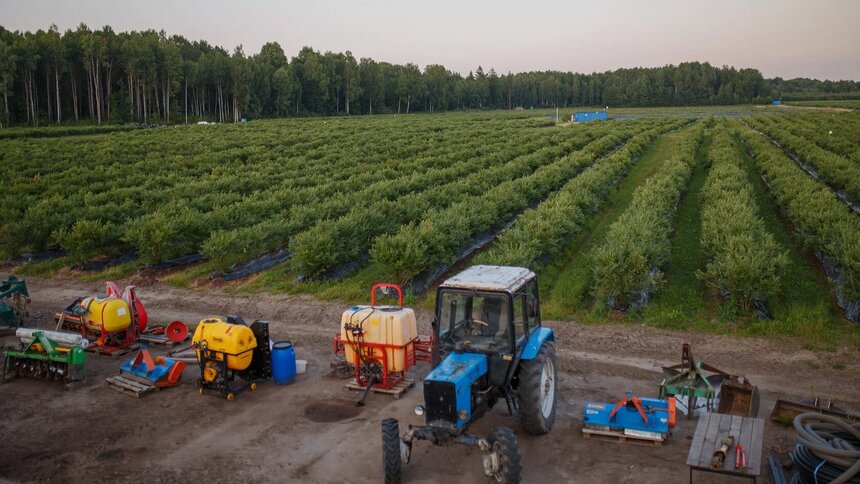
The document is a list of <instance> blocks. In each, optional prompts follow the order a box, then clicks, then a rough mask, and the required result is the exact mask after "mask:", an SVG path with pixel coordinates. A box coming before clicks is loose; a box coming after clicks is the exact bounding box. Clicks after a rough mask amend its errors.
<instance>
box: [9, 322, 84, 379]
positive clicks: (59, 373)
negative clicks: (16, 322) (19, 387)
mask: <svg viewBox="0 0 860 484" xmlns="http://www.w3.org/2000/svg"><path fill="white" fill-rule="evenodd" d="M31 338H32V339H31V340H30V341H29V342H28V343H21V349H7V350H6V352H5V363H4V365H3V374H2V381H3V383H6V381H7V380H9V379H12V378H15V377H17V376H23V377H27V378H40V379H47V380H64V381H69V382H72V381H79V380H83V379H84V377H85V376H86V368H85V366H84V365H85V363H86V361H87V354H86V353H85V352H84V348H83V347H81V346H70V347H62V346H59V345H58V344H57V342H55V341H53V340H51V339H49V338H48V337H47V336H46V335H45V333H44V332H42V331H35V332H33V333H32V336H31Z"/></svg>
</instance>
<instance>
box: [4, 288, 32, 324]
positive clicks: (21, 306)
mask: <svg viewBox="0 0 860 484" xmlns="http://www.w3.org/2000/svg"><path fill="white" fill-rule="evenodd" d="M29 304H30V293H29V292H28V291H27V284H26V283H25V282H24V280H23V279H18V278H17V277H15V276H9V278H7V279H6V280H5V281H3V282H2V283H0V325H5V326H7V327H10V328H17V327H20V326H21V325H22V324H23V323H24V322H26V320H27V317H28V316H29V312H28V311H27V306H28V305H29Z"/></svg>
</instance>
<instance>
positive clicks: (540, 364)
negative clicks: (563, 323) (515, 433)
mask: <svg viewBox="0 0 860 484" xmlns="http://www.w3.org/2000/svg"><path fill="white" fill-rule="evenodd" d="M519 379H520V386H519V399H520V409H521V414H520V420H521V421H522V423H523V428H525V430H526V432H528V433H530V434H532V435H543V434H546V433H549V431H550V430H552V424H553V423H554V422H555V407H556V394H557V393H558V360H557V359H556V357H555V345H554V344H553V343H552V342H550V341H547V342H545V343H544V344H543V345H542V346H541V348H540V352H538V354H537V356H535V357H534V359H532V360H528V361H524V362H523V363H522V365H521V367H520V374H519Z"/></svg>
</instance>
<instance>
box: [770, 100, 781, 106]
mask: <svg viewBox="0 0 860 484" xmlns="http://www.w3.org/2000/svg"><path fill="white" fill-rule="evenodd" d="M771 104H773V105H774V106H779V105H781V104H782V99H774V100H773V102H772V103H771Z"/></svg>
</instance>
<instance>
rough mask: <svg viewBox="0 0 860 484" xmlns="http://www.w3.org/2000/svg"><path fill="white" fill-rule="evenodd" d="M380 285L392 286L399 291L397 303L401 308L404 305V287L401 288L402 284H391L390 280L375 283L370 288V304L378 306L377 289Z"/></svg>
mask: <svg viewBox="0 0 860 484" xmlns="http://www.w3.org/2000/svg"><path fill="white" fill-rule="evenodd" d="M380 287H390V288H391V289H394V290H395V291H397V305H398V306H400V307H401V308H402V307H403V289H400V286H398V285H397V284H391V283H389V282H380V283H378V284H374V285H373V287H371V288H370V305H371V306H376V290H377V289H379V288H380Z"/></svg>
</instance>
